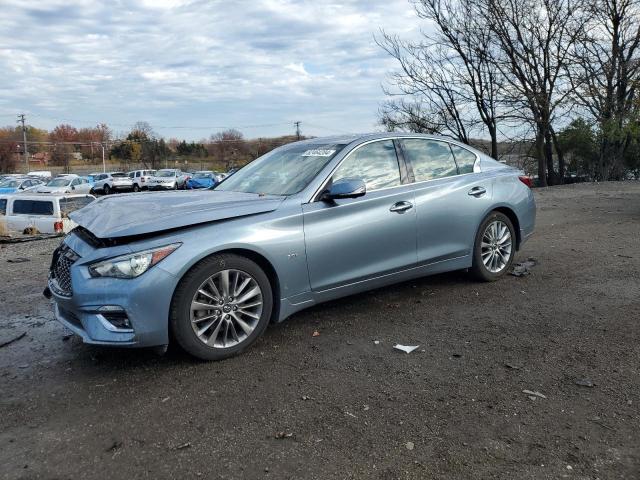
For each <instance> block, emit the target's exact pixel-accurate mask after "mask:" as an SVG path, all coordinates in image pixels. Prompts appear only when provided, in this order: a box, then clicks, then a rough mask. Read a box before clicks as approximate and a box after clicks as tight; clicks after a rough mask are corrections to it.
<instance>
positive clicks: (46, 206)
mask: <svg viewBox="0 0 640 480" xmlns="http://www.w3.org/2000/svg"><path fill="white" fill-rule="evenodd" d="M13 214H14V215H53V202H51V201H46V200H14V201H13Z"/></svg>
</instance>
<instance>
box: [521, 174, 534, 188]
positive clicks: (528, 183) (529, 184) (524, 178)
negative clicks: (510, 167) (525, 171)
mask: <svg viewBox="0 0 640 480" xmlns="http://www.w3.org/2000/svg"><path fill="white" fill-rule="evenodd" d="M518 179H519V180H520V181H521V182H522V183H524V184H525V185H526V186H527V187H529V188H531V187H533V180H532V179H531V177H529V176H527V175H520V176H519V177H518Z"/></svg>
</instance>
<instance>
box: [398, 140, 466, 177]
mask: <svg viewBox="0 0 640 480" xmlns="http://www.w3.org/2000/svg"><path fill="white" fill-rule="evenodd" d="M400 143H401V144H402V149H403V151H404V154H405V156H406V158H407V161H409V162H410V163H411V167H412V168H413V175H414V177H415V179H416V182H422V181H424V180H432V179H434V178H443V177H450V176H452V175H457V173H458V170H457V169H456V162H455V160H454V159H453V154H452V153H451V149H450V148H449V144H448V143H445V142H438V141H437V140H422V139H418V138H406V139H403V140H400Z"/></svg>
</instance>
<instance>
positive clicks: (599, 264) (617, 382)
mask: <svg viewBox="0 0 640 480" xmlns="http://www.w3.org/2000/svg"><path fill="white" fill-rule="evenodd" d="M536 199H537V201H538V207H539V208H538V227H537V231H536V235H535V236H534V237H533V238H532V239H531V240H530V241H529V242H528V243H527V244H526V245H525V247H524V249H523V250H522V251H521V252H519V254H518V258H517V260H519V261H522V260H525V259H527V258H528V257H533V258H535V259H536V260H537V262H538V264H537V265H536V266H534V267H533V268H532V271H531V275H529V276H527V277H521V278H517V277H514V276H508V277H506V278H504V279H502V280H501V281H499V282H496V283H492V284H480V283H475V282H474V281H472V280H471V279H470V278H469V277H468V276H467V275H466V274H465V273H464V272H455V273H450V274H446V275H438V276H435V277H430V278H425V279H421V280H418V281H413V282H408V283H403V284H400V285H397V286H394V287H391V288H386V289H383V290H377V291H374V292H369V293H366V294H362V295H358V296H354V297H350V298H345V299H342V300H339V301H334V302H331V303H328V304H324V305H321V306H318V307H315V308H313V309H310V310H307V311H305V312H301V313H299V314H296V315H295V316H294V317H292V318H291V319H290V320H289V321H287V322H285V323H283V324H280V325H275V326H272V327H271V328H269V329H268V330H267V332H266V334H265V335H264V337H263V338H262V339H261V340H259V341H258V342H257V344H256V345H255V346H254V347H253V348H251V349H250V350H249V351H248V352H247V353H245V354H244V355H242V356H240V357H236V358H233V359H229V360H226V361H224V362H219V363H202V362H198V361H195V360H193V359H191V358H189V357H187V356H186V355H184V354H181V353H179V352H170V353H169V354H167V355H165V356H162V357H161V356H158V355H156V353H154V352H153V351H149V350H142V351H140V350H138V351H132V350H112V349H101V348H95V347H89V346H85V345H83V344H82V343H81V342H80V341H79V340H78V339H77V338H75V337H74V338H66V337H65V331H64V329H63V328H62V326H60V325H59V324H57V323H56V322H55V321H54V320H52V315H51V307H50V305H49V303H48V301H47V300H45V299H44V298H43V297H42V295H41V292H42V289H43V287H44V283H45V276H46V271H47V267H48V262H49V258H50V254H51V252H52V250H53V249H54V248H55V246H56V244H57V241H55V240H46V241H39V242H32V243H28V244H19V245H9V246H5V247H4V248H0V265H1V266H2V269H3V281H2V283H1V285H0V301H1V302H2V307H3V308H2V314H1V316H0V343H1V342H2V341H4V340H7V339H10V338H13V337H15V336H17V335H19V334H21V333H23V332H26V336H25V337H23V338H21V339H20V340H18V341H16V342H14V343H12V344H10V345H7V346H5V347H2V348H0V392H1V395H0V478H11V479H14V478H74V479H79V478H197V477H202V478H266V479H268V478H278V479H280V478H295V479H299V478H318V479H326V478H367V479H369V478H380V479H387V478H389V479H391V478H418V479H425V478H436V479H460V478H471V479H476V478H477V479H486V478H508V479H516V478H517V479H547V478H549V479H556V478H563V477H566V478H580V479H596V478H599V479H608V478H616V479H618V478H629V479H637V478H640V414H639V412H640V410H639V408H638V407H639V405H640V371H639V368H640V367H639V365H640V342H639V340H640V338H639V337H640V324H639V323H638V320H639V319H640V300H639V297H640V295H639V294H640V274H639V273H638V272H639V267H640V249H639V248H638V247H639V246H640V242H639V240H638V239H639V238H640V184H638V183H605V184H600V185H591V184H582V185H575V186H565V187H556V188H551V189H543V190H536ZM20 257H24V258H28V259H29V260H30V261H28V262H25V263H8V260H10V259H16V258H20ZM314 331H318V332H319V335H318V336H314ZM396 342H398V343H402V344H409V345H412V344H416V345H417V344H419V345H420V348H419V349H418V350H416V351H414V352H413V353H411V354H404V353H401V352H398V351H394V350H393V349H392V346H393V345H394V343H396ZM576 382H577V383H581V384H586V385H591V386H586V385H578V384H577V383H576ZM523 390H530V391H532V392H538V393H539V394H540V395H537V394H536V395H533V394H526V393H523Z"/></svg>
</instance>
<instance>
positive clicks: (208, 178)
mask: <svg viewBox="0 0 640 480" xmlns="http://www.w3.org/2000/svg"><path fill="white" fill-rule="evenodd" d="M218 183H219V182H218V179H217V178H216V176H215V173H213V172H210V171H201V172H195V173H194V174H193V175H192V176H191V177H190V178H189V180H187V188H189V189H197V188H212V187H215V186H216V185H217V184H218Z"/></svg>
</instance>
